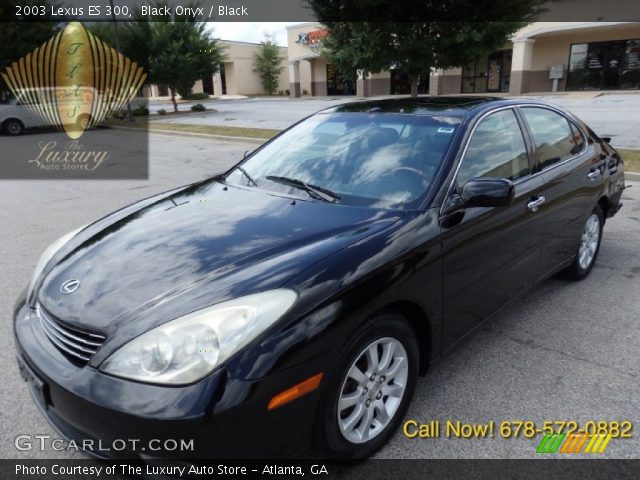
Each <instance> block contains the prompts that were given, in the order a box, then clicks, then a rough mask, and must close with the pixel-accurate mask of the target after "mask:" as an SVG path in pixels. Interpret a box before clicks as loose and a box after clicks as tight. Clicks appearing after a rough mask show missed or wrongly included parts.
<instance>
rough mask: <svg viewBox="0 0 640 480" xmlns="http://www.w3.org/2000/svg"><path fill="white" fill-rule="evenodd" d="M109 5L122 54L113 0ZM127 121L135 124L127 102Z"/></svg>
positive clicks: (117, 46)
mask: <svg viewBox="0 0 640 480" xmlns="http://www.w3.org/2000/svg"><path fill="white" fill-rule="evenodd" d="M109 3H110V4H111V16H112V17H113V30H114V33H115V40H116V51H117V52H118V53H122V52H121V51H120V35H119V33H118V21H117V20H116V13H115V10H114V7H113V0H109ZM127 120H128V121H129V122H133V115H132V113H131V102H130V101H127Z"/></svg>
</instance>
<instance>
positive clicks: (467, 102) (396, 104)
mask: <svg viewBox="0 0 640 480" xmlns="http://www.w3.org/2000/svg"><path fill="white" fill-rule="evenodd" d="M521 103H537V104H541V105H544V104H545V103H544V102H540V101H537V100H531V99H528V98H527V99H522V98H520V99H518V98H503V97H489V96H466V95H460V96H455V97H453V96H452V97H444V96H443V97H416V98H411V97H401V98H385V99H379V100H364V101H356V102H349V103H343V104H340V105H336V106H333V107H329V108H327V109H325V110H322V111H321V112H319V113H367V114H372V113H382V114H384V113H400V114H408V115H426V116H430V115H442V114H446V115H449V116H459V117H465V116H467V115H469V114H470V113H480V112H483V111H485V110H488V109H491V108H495V107H499V106H506V105H518V104H521Z"/></svg>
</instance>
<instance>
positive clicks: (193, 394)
mask: <svg viewBox="0 0 640 480" xmlns="http://www.w3.org/2000/svg"><path fill="white" fill-rule="evenodd" d="M14 316H15V318H14V332H15V340H16V348H17V355H18V363H19V364H21V373H22V375H23V378H25V379H26V380H28V383H29V385H30V389H31V393H32V396H33V398H34V400H35V401H36V403H37V404H38V407H39V408H40V410H41V411H42V413H43V414H44V415H45V417H46V418H47V420H48V421H49V422H50V423H51V424H52V425H53V427H54V428H55V429H56V430H57V431H58V433H60V434H61V435H62V436H64V437H66V438H67V439H70V440H73V442H74V443H75V444H76V445H78V446H81V448H82V447H84V448H85V449H86V451H87V453H89V454H92V455H95V456H100V457H106V458H141V459H149V458H181V459H196V458H198V459H206V458H287V457H294V456H301V455H305V454H307V453H308V452H309V448H310V445H311V436H312V431H313V424H314V419H315V411H316V406H317V401H318V396H319V390H316V391H314V392H311V393H310V394H308V395H306V396H304V397H301V398H299V399H297V400H295V401H293V402H291V403H289V404H287V405H284V406H282V407H280V408H278V409H276V410H272V411H268V410H267V405H268V402H269V400H270V399H271V398H272V397H273V396H274V395H276V394H277V393H279V392H281V391H282V390H285V389H287V388H289V387H291V386H292V385H294V384H296V383H298V382H299V381H301V380H304V379H306V378H308V377H309V376H311V375H313V374H315V373H318V371H321V369H322V364H323V361H325V359H323V358H322V357H319V358H316V359H314V360H313V361H310V362H306V363H304V364H301V365H299V366H297V367H294V368H290V369H288V370H286V371H284V372H280V373H274V374H272V375H269V376H267V377H265V378H262V379H260V380H251V381H248V380H246V381H245V380H241V379H238V378H237V375H234V373H233V372H230V371H229V370H228V369H226V368H222V369H218V370H217V371H216V372H214V373H213V374H211V375H210V376H208V377H206V378H205V379H203V380H201V381H200V382H197V383H195V384H192V385H188V386H183V387H162V386H157V385H149V384H143V383H138V382H133V381H128V380H124V379H120V378H116V377H112V376H109V375H105V374H103V373H101V372H99V371H98V370H96V369H95V368H93V367H90V366H84V367H78V366H76V365H74V364H73V363H71V362H70V361H69V360H68V359H67V358H66V357H65V356H64V355H62V353H60V352H59V351H58V350H57V349H56V348H55V347H54V346H53V344H52V343H51V342H50V341H49V340H48V338H47V337H46V335H45V334H44V331H43V330H42V327H41V325H40V321H39V318H38V317H37V313H36V311H34V310H32V309H30V308H28V307H27V306H26V305H24V303H22V304H20V303H19V304H18V305H17V306H16V309H15V313H14ZM132 440H133V441H132ZM191 440H192V442H191V443H192V447H191V448H188V443H189V441H191ZM174 441H175V442H176V443H177V444H178V448H177V449H173V448H172V447H173V446H174ZM181 441H184V442H183V443H180V442H181ZM185 445H187V449H186V450H185V449H184V446H185ZM158 447H160V449H157V448H158Z"/></svg>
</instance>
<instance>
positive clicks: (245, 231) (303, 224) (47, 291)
mask: <svg viewBox="0 0 640 480" xmlns="http://www.w3.org/2000/svg"><path fill="white" fill-rule="evenodd" d="M159 198H160V199H159V200H157V199H156V200H154V201H146V202H141V204H140V206H137V208H136V205H134V206H133V207H130V208H127V209H125V210H123V211H121V212H116V213H114V214H112V215H110V216H108V217H106V218H104V219H103V220H101V221H99V222H97V223H95V224H93V225H92V226H90V227H88V228H86V229H85V230H83V231H82V232H81V233H79V234H78V235H77V236H76V237H75V238H74V239H73V240H72V241H71V242H69V244H67V246H66V247H65V248H63V250H62V251H60V252H59V253H58V255H57V256H56V258H55V259H54V261H53V262H51V263H52V264H53V265H54V266H53V267H50V270H49V272H45V274H44V275H45V278H44V281H43V282H42V286H41V288H40V291H39V293H38V298H39V302H40V303H41V305H42V306H43V307H44V308H45V309H47V310H48V311H49V312H50V313H51V314H53V315H54V316H56V317H58V318H59V319H62V320H64V321H66V322H69V323H72V324H75V325H77V326H80V327H84V328H88V329H91V330H97V331H102V332H105V333H107V334H110V333H113V332H114V331H115V330H116V329H118V327H119V326H122V325H123V324H124V325H129V324H130V323H131V322H132V321H133V320H136V319H144V321H143V322H142V323H144V324H145V326H144V328H141V327H136V328H131V331H130V332H129V333H130V334H131V335H134V334H137V333H140V331H144V330H146V329H148V328H150V327H151V326H154V325H155V324H160V323H163V322H164V321H167V320H170V319H172V318H175V317H176V316H178V315H182V314H185V313H188V312H190V311H193V310H195V309H197V308H201V307H204V306H207V305H211V304H213V303H216V302H217V301H221V300H224V299H226V298H231V297H235V296H239V295H244V294H247V293H251V292H252V291H259V290H266V289H269V288H277V287H278V286H281V285H282V284H283V283H284V282H285V281H286V280H287V279H288V278H291V276H293V275H295V274H297V273H300V272H301V271H302V270H303V269H304V268H306V267H307V266H309V265H311V264H312V263H315V262H317V261H318V260H320V259H322V258H324V257H326V256H327V255H330V254H331V253H333V252H335V251H337V250H338V249H341V248H344V247H346V246H347V245H350V244H352V243H354V242H356V241H358V240H359V239H361V238H363V237H365V236H368V235H369V234H371V233H373V232H374V231H378V230H379V229H381V228H384V227H385V226H388V225H389V224H390V223H392V222H393V221H394V220H396V219H397V218H398V215H399V214H398V213H397V212H391V211H383V210H375V209H367V208H359V207H351V206H346V205H335V204H330V203H321V202H310V201H301V200H297V201H295V202H292V200H291V199H290V198H284V197H281V196H276V195H272V194H269V193H267V192H264V191H261V190H258V189H245V188H238V187H232V186H228V187H226V186H224V185H223V184H220V183H218V182H215V181H207V182H204V183H201V184H197V185H194V186H191V187H187V188H185V189H183V190H180V191H177V192H175V193H173V194H170V195H166V196H164V197H162V196H161V197H159ZM70 279H77V280H78V281H79V282H80V286H79V288H78V289H77V290H76V291H75V292H73V293H71V294H63V293H62V292H61V289H60V288H61V285H62V284H63V283H64V282H65V281H67V280H70ZM134 323H135V322H134ZM127 329H129V327H127Z"/></svg>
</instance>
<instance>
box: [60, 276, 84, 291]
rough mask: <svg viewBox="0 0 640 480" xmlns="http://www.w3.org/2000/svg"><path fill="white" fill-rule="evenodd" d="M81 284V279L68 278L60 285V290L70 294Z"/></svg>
mask: <svg viewBox="0 0 640 480" xmlns="http://www.w3.org/2000/svg"><path fill="white" fill-rule="evenodd" d="M79 286H80V280H76V279H71V280H67V281H66V282H64V283H63V284H62V285H61V286H60V291H61V292H62V293H65V294H67V295H68V294H70V293H73V292H75V291H76V290H77V289H78V287H79Z"/></svg>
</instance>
